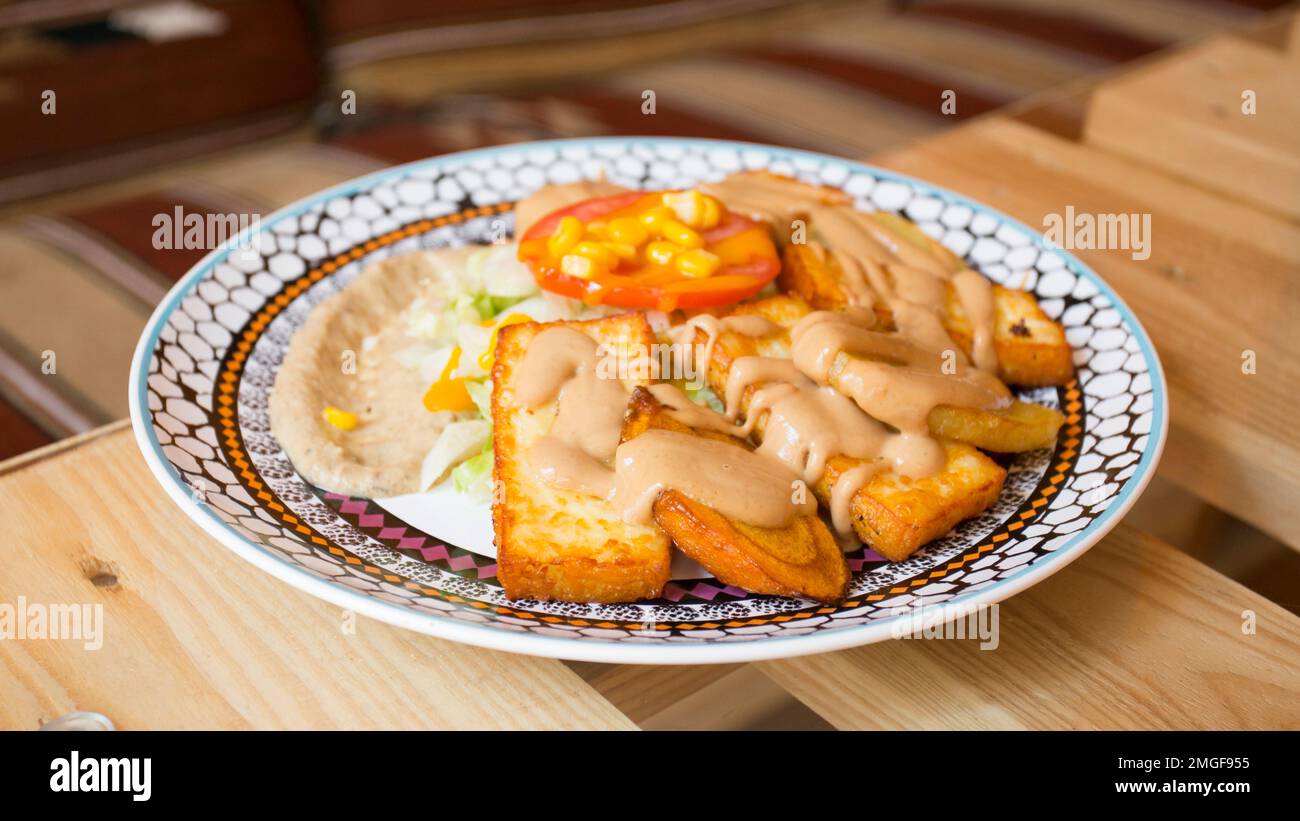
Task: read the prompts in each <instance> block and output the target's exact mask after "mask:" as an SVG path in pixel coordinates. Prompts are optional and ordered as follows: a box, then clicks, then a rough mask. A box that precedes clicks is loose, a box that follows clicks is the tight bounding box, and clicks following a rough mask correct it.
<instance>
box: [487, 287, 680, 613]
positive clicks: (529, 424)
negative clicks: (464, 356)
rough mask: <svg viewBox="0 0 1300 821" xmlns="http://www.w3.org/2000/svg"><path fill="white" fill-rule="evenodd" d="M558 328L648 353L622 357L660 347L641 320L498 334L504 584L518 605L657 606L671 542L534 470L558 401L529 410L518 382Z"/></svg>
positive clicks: (512, 328)
mask: <svg viewBox="0 0 1300 821" xmlns="http://www.w3.org/2000/svg"><path fill="white" fill-rule="evenodd" d="M558 325H565V326H568V327H570V328H574V329H576V330H579V331H581V332H583V333H585V334H587V335H588V336H590V337H591V338H592V339H594V340H596V341H597V342H598V343H608V344H611V345H615V346H634V345H635V346H641V347H639V348H631V347H627V348H623V349H624V350H638V349H639V350H649V349H650V347H649V346H650V345H651V344H653V343H654V341H655V337H654V332H653V331H652V330H651V328H650V325H649V323H648V322H647V321H646V318H645V315H644V314H642V313H629V314H621V315H617V316H609V317H604V318H601V319H596V320H589V321H584V322H562V323H557V322H552V323H546V324H541V323H535V322H533V323H527V324H520V325H509V326H505V327H503V328H502V329H501V331H500V332H499V336H498V341H497V348H496V364H495V365H494V366H493V369H492V380H493V389H492V445H493V467H492V478H493V488H494V492H493V502H492V523H493V528H494V531H495V534H494V535H495V541H496V547H497V575H498V577H499V578H500V579H501V583H502V585H503V586H504V587H505V590H506V595H507V596H509V597H510V598H512V599H517V598H534V599H558V600H561V601H577V602H588V601H589V602H624V601H636V600H638V599H650V598H657V597H658V596H660V595H661V594H662V592H663V587H664V585H665V584H667V582H668V578H669V575H668V574H669V567H670V563H671V561H670V559H671V555H670V545H669V539H668V536H667V534H665V533H664V532H663V530H661V529H660V528H659V527H656V526H641V525H634V524H628V523H627V522H624V521H623V519H622V518H621V517H620V516H619V514H618V513H617V511H615V509H614V508H613V506H612V505H610V504H609V503H608V502H606V501H605V500H604V499H599V498H596V497H594V496H588V495H585V494H581V493H576V492H574V491H568V490H562V489H559V488H556V487H553V486H551V485H548V484H547V483H545V482H544V481H542V479H541V477H540V476H539V475H538V474H537V471H536V470H533V469H532V468H531V467H530V466H529V465H528V463H527V452H528V449H529V448H530V447H531V445H532V444H533V443H534V442H536V441H537V440H538V439H540V438H542V437H543V436H545V435H546V434H547V432H549V430H550V427H551V424H552V422H553V421H554V417H555V411H556V408H555V403H554V402H551V403H549V404H548V405H544V406H542V407H539V408H535V409H529V408H525V407H522V406H521V405H520V403H519V402H518V401H517V399H516V397H515V382H516V374H517V372H518V370H519V367H520V364H521V363H522V362H523V359H524V351H525V350H526V349H527V348H528V345H529V343H530V342H531V341H532V340H533V338H534V337H536V336H537V334H539V333H541V332H542V331H543V330H544V329H546V328H550V327H556V326H558ZM627 387H628V388H629V389H631V388H633V387H635V385H633V384H628V385H627Z"/></svg>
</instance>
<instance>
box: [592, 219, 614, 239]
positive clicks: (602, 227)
mask: <svg viewBox="0 0 1300 821" xmlns="http://www.w3.org/2000/svg"><path fill="white" fill-rule="evenodd" d="M608 230H609V223H607V222H602V221H600V220H597V221H595V222H589V223H587V236H589V237H603V236H605V232H607V231H608Z"/></svg>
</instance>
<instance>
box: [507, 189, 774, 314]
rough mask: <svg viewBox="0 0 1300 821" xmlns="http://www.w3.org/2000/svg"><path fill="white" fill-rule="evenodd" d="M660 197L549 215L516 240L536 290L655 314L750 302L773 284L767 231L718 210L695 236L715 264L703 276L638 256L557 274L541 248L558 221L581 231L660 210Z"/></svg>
mask: <svg viewBox="0 0 1300 821" xmlns="http://www.w3.org/2000/svg"><path fill="white" fill-rule="evenodd" d="M661 197H662V192H656V193H646V192H642V191H631V192H628V193H625V194H614V195H612V196H607V197H595V198H592V199H589V200H583V201H582V202H579V203H575V204H574V205H570V206H568V207H567V208H561V209H560V210H558V211H553V212H551V213H550V214H547V215H546V216H545V217H543V218H541V219H540V220H538V221H537V222H536V223H534V224H533V225H532V227H531V228H529V229H528V231H527V232H525V234H524V236H523V237H522V238H521V239H520V241H519V259H520V260H522V261H524V262H525V263H527V264H528V266H529V268H530V269H531V270H532V272H533V277H534V278H535V279H536V280H537V284H538V285H539V286H540V287H542V288H543V289H545V290H547V291H550V292H552V293H556V294H560V295H562V296H566V297H569V298H570V299H578V300H581V301H583V302H586V303H587V304H591V305H598V304H603V305H616V306H619V307H623V308H644V309H654V310H661V311H671V310H674V309H677V308H687V309H694V308H711V307H717V306H719V305H729V304H731V303H733V302H739V301H740V300H742V299H746V298H748V297H751V296H753V295H754V294H755V293H757V292H758V291H759V290H761V289H762V288H763V286H765V285H767V284H768V283H769V282H771V281H772V280H773V279H775V278H776V275H777V274H778V273H779V272H780V270H781V262H780V259H779V258H778V256H777V252H776V246H775V245H774V244H773V242H772V238H771V235H770V234H769V233H768V230H767V228H766V227H765V226H764V225H762V224H761V223H758V222H755V221H754V220H751V219H748V218H747V217H743V216H741V215H739V214H735V213H732V212H730V211H725V210H724V212H723V214H722V217H721V219H720V220H719V222H718V224H717V225H715V226H713V227H712V228H709V229H706V230H701V231H700V232H699V233H700V236H701V237H702V238H703V240H704V248H705V250H707V251H709V252H711V253H713V254H715V255H716V256H718V257H719V258H720V259H721V261H722V264H721V267H719V268H718V270H717V271H716V272H714V273H713V274H712V275H711V276H708V277H703V278H691V277H687V276H685V275H683V274H681V273H679V272H678V271H677V270H676V269H675V268H673V267H672V266H665V265H656V264H653V263H649V262H647V261H646V260H645V259H643V258H642V256H641V255H640V254H638V257H637V259H636V260H629V261H623V262H620V263H619V264H618V266H617V267H615V268H614V269H613V270H610V271H608V272H601V273H597V274H595V275H593V276H592V277H590V278H588V279H583V278H581V277H576V276H571V275H569V274H566V273H564V272H563V271H561V270H560V260H558V259H555V258H554V257H552V256H551V254H550V252H549V250H548V249H547V240H548V239H549V238H550V236H551V235H552V234H554V233H555V230H556V228H557V227H558V226H559V224H560V221H561V220H562V219H564V218H565V217H574V218H575V219H577V220H578V221H579V222H581V223H582V224H583V225H584V226H587V225H590V224H592V223H599V222H604V221H607V220H609V219H612V218H614V217H618V216H636V215H638V214H639V213H641V212H643V211H645V210H648V209H649V208H652V207H656V206H659V205H661V204H662V200H661Z"/></svg>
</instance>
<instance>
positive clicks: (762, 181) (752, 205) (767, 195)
mask: <svg viewBox="0 0 1300 821" xmlns="http://www.w3.org/2000/svg"><path fill="white" fill-rule="evenodd" d="M697 187H698V188H699V190H700V191H703V192H704V193H705V194H708V195H709V196H711V197H715V198H717V199H718V200H721V201H722V203H723V204H725V205H726V206H727V208H728V209H729V210H731V211H735V212H736V213H738V214H744V215H746V216H748V217H751V218H752V219H756V220H759V221H761V222H767V223H769V224H771V226H772V227H773V229H775V230H776V231H777V232H778V235H781V236H786V235H788V232H789V231H790V230H791V225H790V223H791V222H792V221H793V220H795V219H797V218H799V217H803V216H807V215H808V214H809V213H810V211H811V210H812V209H814V208H817V207H819V206H823V205H849V204H850V203H851V200H850V199H849V197H848V195H847V194H845V193H844V192H842V191H838V190H836V189H833V188H822V187H819V186H816V185H809V184H808V183H804V182H799V181H797V180H793V179H789V178H786V177H776V176H772V175H770V174H764V173H742V174H732V175H731V176H729V177H727V178H726V179H723V180H720V181H718V182H710V183H703V184H701V185H699V186H697Z"/></svg>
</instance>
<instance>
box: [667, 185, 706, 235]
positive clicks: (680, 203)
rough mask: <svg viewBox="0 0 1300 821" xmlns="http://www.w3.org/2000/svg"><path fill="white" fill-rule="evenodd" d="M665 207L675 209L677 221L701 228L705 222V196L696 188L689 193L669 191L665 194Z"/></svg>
mask: <svg viewBox="0 0 1300 821" xmlns="http://www.w3.org/2000/svg"><path fill="white" fill-rule="evenodd" d="M664 205H666V206H668V207H669V208H671V209H673V213H674V214H676V215H677V219H679V220H681V221H682V222H684V223H686V224H687V225H689V226H691V227H692V228H699V227H700V226H701V224H702V223H703V221H704V195H703V194H701V193H700V192H699V191H696V190H695V189H694V188H692V189H690V190H689V191H669V192H668V193H666V194H664Z"/></svg>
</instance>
